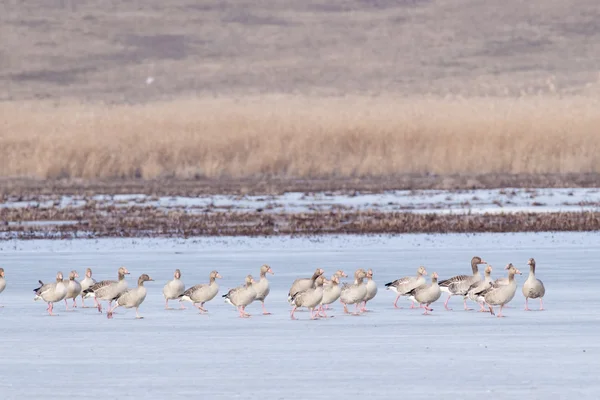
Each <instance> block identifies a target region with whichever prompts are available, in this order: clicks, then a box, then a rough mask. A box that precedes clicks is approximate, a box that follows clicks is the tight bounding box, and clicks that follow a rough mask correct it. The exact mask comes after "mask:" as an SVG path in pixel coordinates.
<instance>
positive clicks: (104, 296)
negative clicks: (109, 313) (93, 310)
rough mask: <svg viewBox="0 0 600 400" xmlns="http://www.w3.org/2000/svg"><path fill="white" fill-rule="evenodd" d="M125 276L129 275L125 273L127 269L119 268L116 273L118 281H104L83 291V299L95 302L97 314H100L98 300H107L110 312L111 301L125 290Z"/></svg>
mask: <svg viewBox="0 0 600 400" xmlns="http://www.w3.org/2000/svg"><path fill="white" fill-rule="evenodd" d="M125 275H129V271H127V268H125V267H120V268H119V271H118V276H119V280H118V281H111V280H104V281H100V282H97V283H95V284H93V285H92V286H90V287H89V288H87V289H86V290H85V291H84V293H85V298H88V297H93V298H94V301H95V302H96V307H98V312H100V313H101V312H102V305H101V304H100V302H99V301H98V300H107V301H108V309H109V310H110V308H111V306H112V301H113V299H114V298H116V297H118V296H119V295H120V294H121V293H123V292H124V291H125V290H127V281H126V280H125Z"/></svg>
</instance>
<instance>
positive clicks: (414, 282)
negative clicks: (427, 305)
mask: <svg viewBox="0 0 600 400" xmlns="http://www.w3.org/2000/svg"><path fill="white" fill-rule="evenodd" d="M424 275H427V270H426V269H425V267H423V266H420V267H419V268H417V276H405V277H404V278H400V279H396V280H395V281H393V282H388V283H386V284H385V287H386V290H391V291H392V292H396V293H397V296H396V300H395V301H394V308H402V307H398V299H399V298H400V296H408V292H410V291H411V290H413V289H414V288H416V287H419V286H421V285H424V284H425V278H424V277H423V276H424ZM414 304H415V303H414V302H411V303H410V308H415V306H414Z"/></svg>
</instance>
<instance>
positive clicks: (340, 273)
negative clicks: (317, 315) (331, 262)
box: [319, 269, 348, 314]
mask: <svg viewBox="0 0 600 400" xmlns="http://www.w3.org/2000/svg"><path fill="white" fill-rule="evenodd" d="M334 276H337V278H338V279H337V284H336V286H337V288H336V289H333V290H334V291H337V290H338V289H339V290H341V288H340V287H339V283H340V279H341V278H347V277H348V274H346V273H345V272H344V271H343V270H341V269H338V270H337V271H335V273H334V274H333V275H332V276H331V279H330V280H328V281H326V282H325V283H324V284H323V298H325V296H326V294H327V289H328V288H329V286H331V285H332V283H333V277H334ZM339 297H340V296H339V295H338V297H337V298H335V299H334V300H332V301H331V302H330V303H326V302H323V303H322V305H321V307H319V311H320V312H322V313H323V314H325V311H323V310H329V304H331V303H333V302H334V301H336V300H337V299H338V298H339ZM323 306H324V307H323Z"/></svg>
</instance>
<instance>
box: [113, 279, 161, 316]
mask: <svg viewBox="0 0 600 400" xmlns="http://www.w3.org/2000/svg"><path fill="white" fill-rule="evenodd" d="M152 281H154V279H152V278H150V277H149V276H148V275H147V274H142V275H140V277H139V278H138V285H137V287H136V288H133V289H128V290H126V291H124V292H123V293H121V294H119V295H118V296H117V297H115V298H114V299H113V300H114V301H115V306H114V307H113V308H112V309H110V310H108V312H107V313H106V317H107V318H112V316H113V313H114V311H115V310H116V309H117V308H119V307H125V308H133V307H135V317H136V318H137V319H141V318H144V317H140V314H139V307H140V304H142V303H143V302H144V300H145V299H146V288H145V287H144V282H152Z"/></svg>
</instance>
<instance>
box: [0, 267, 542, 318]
mask: <svg viewBox="0 0 600 400" xmlns="http://www.w3.org/2000/svg"><path fill="white" fill-rule="evenodd" d="M527 265H529V276H528V277H527V280H526V281H525V283H523V288H522V290H523V296H525V311H530V309H529V304H528V302H529V299H540V311H542V310H543V309H544V301H543V300H542V298H543V297H544V294H546V288H545V287H544V284H543V283H542V281H540V280H539V279H537V278H536V277H535V260H534V259H533V258H530V259H529V261H527ZM0 292H1V290H0Z"/></svg>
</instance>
